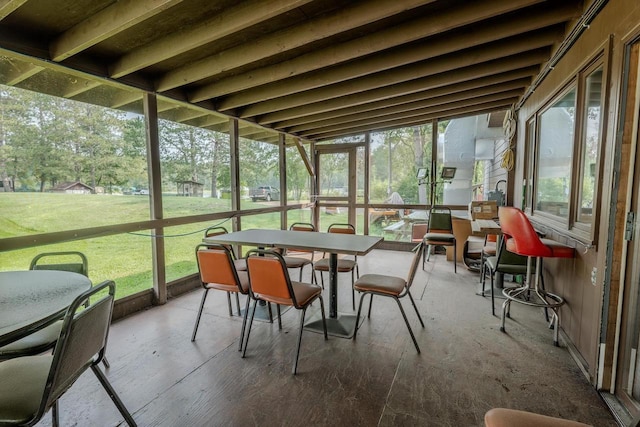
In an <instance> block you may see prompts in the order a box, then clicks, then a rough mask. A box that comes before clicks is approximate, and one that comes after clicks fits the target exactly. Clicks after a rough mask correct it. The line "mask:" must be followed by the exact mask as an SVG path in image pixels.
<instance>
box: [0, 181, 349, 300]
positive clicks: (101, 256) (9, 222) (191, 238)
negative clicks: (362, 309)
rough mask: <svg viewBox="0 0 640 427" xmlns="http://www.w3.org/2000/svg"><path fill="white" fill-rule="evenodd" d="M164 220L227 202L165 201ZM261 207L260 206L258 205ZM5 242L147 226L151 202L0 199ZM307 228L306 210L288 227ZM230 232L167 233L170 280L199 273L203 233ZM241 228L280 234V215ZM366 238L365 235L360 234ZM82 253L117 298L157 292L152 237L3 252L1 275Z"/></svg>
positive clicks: (253, 219)
mask: <svg viewBox="0 0 640 427" xmlns="http://www.w3.org/2000/svg"><path fill="white" fill-rule="evenodd" d="M163 205H164V216H165V218H171V217H179V216H188V215H197V214H201V213H210V212H224V211H228V210H229V209H230V203H229V200H227V199H221V200H220V199H210V198H198V197H176V196H166V197H164V199H163ZM255 205H256V206H260V205H261V203H260V202H257V203H255ZM0 212H2V216H1V217H0V238H8V237H15V236H28V235H32V234H41V233H49V232H55V231H65V230H73V229H82V228H90V227H97V226H104V225H114V224H122V223H127V222H135V221H144V220H146V219H148V218H149V198H148V197H145V196H121V195H80V194H78V195H75V194H52V193H0ZM320 220H321V228H322V229H326V227H327V226H328V225H329V224H331V223H333V222H341V223H344V222H346V221H347V216H346V212H341V213H339V214H337V215H326V214H324V213H322V215H321V218H320ZM296 221H302V222H308V221H309V213H308V211H304V210H300V211H298V210H294V211H291V212H289V223H290V224H291V223H293V222H296ZM218 224H219V225H223V226H225V227H226V228H227V229H231V222H230V220H226V221H225V220H222V221H213V222H206V223H195V224H188V225H181V226H176V227H169V228H166V229H165V253H166V276H167V280H168V281H171V280H175V279H178V278H180V277H184V276H186V275H189V274H192V273H195V272H196V271H197V267H196V264H195V257H194V248H195V246H196V245H197V244H198V243H200V242H201V240H202V234H203V230H204V229H205V228H207V227H209V226H212V225H218ZM242 228H243V229H248V228H280V214H279V213H270V214H260V215H252V216H245V217H243V218H242ZM360 232H361V231H360ZM71 250H77V251H80V252H83V253H84V254H85V255H86V256H87V257H88V259H89V277H90V278H91V280H92V281H93V282H94V283H99V282H101V281H103V280H106V279H111V280H114V281H115V282H116V285H117V296H118V297H123V296H126V295H131V294H133V293H135V292H138V291H140V290H143V289H149V288H151V287H152V271H151V238H150V231H144V232H141V233H126V234H118V235H113V236H106V237H99V238H93V239H85V240H78V241H74V242H68V243H61V244H55V245H47V246H41V247H37V248H28V249H22V250H16V251H9V252H0V270H4V271H6V270H24V269H27V268H28V267H29V262H30V261H31V259H32V258H33V257H34V256H35V255H36V254H38V253H41V252H53V251H71Z"/></svg>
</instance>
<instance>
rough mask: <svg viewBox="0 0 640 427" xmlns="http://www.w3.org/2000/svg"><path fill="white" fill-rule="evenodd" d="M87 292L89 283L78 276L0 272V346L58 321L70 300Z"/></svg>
mask: <svg viewBox="0 0 640 427" xmlns="http://www.w3.org/2000/svg"><path fill="white" fill-rule="evenodd" d="M90 288H91V281H90V280H89V279H88V278H87V277H86V276H83V275H82V274H78V273H71V272H67V271H56V270H26V271H0V346H3V345H6V344H9V343H10V342H13V341H16V340H18V339H20V338H22V337H25V336H27V335H29V334H31V333H33V332H35V331H37V330H38V329H41V328H43V327H45V326H47V325H50V324H51V323H53V322H55V321H56V320H58V319H61V318H62V317H63V316H64V313H65V312H66V310H67V308H68V307H69V305H71V303H72V302H73V300H74V299H75V298H76V297H77V296H78V295H80V294H82V293H83V292H85V291H87V290H88V289H90Z"/></svg>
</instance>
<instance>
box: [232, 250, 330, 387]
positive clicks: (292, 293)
mask: <svg viewBox="0 0 640 427" xmlns="http://www.w3.org/2000/svg"><path fill="white" fill-rule="evenodd" d="M247 265H248V267H249V288H250V295H251V298H253V299H254V300H255V303H254V304H253V310H252V311H251V319H250V320H249V328H248V330H247V338H246V340H245V343H244V350H243V352H242V357H244V356H245V353H246V352H247V347H248V345H249V335H250V334H251V325H252V323H253V317H254V315H255V312H256V306H257V305H258V302H259V301H266V302H268V303H274V304H276V306H277V307H278V314H280V313H279V311H280V305H287V306H291V307H293V308H295V309H297V310H301V314H300V332H299V334H298V346H297V348H296V356H295V360H294V363H293V375H295V374H296V373H297V371H298V357H299V355H300V344H301V343H302V330H303V326H304V317H305V314H306V312H307V308H308V307H309V306H310V305H311V303H313V302H314V301H315V300H316V299H319V300H320V313H322V325H323V328H324V339H325V340H326V339H327V338H328V337H327V323H326V320H325V316H324V302H323V300H322V288H320V286H318V285H315V284H312V283H303V282H293V281H291V279H290V278H289V271H288V270H287V266H286V264H285V262H284V259H283V258H282V255H280V254H279V253H277V252H274V251H269V250H263V249H256V250H252V251H249V253H248V254H247ZM280 319H281V316H280V315H279V316H278V325H279V327H280V328H282V323H281V320H280Z"/></svg>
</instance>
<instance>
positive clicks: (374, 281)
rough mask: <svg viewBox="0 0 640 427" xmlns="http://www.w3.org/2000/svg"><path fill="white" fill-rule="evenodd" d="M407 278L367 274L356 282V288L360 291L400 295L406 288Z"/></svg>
mask: <svg viewBox="0 0 640 427" xmlns="http://www.w3.org/2000/svg"><path fill="white" fill-rule="evenodd" d="M406 284H407V282H406V280H404V279H403V278H402V277H395V276H386V275H384V274H365V275H364V276H362V277H361V278H359V279H358V280H356V283H354V285H353V287H354V288H355V290H357V291H360V292H380V293H383V294H388V295H394V296H398V295H400V293H402V291H403V290H404V287H405V285H406Z"/></svg>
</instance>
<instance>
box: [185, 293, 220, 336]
mask: <svg viewBox="0 0 640 427" xmlns="http://www.w3.org/2000/svg"><path fill="white" fill-rule="evenodd" d="M208 292H209V289H205V290H204V293H203V294H202V301H201V302H200V309H199V310H198V315H197V316H196V324H195V325H193V334H191V341H195V340H196V333H197V332H198V325H199V324H200V317H201V316H202V309H203V308H204V302H205V301H206V299H207V293H208ZM227 294H228V293H227Z"/></svg>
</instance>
